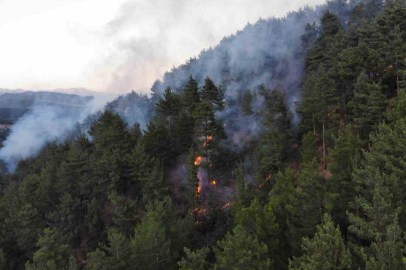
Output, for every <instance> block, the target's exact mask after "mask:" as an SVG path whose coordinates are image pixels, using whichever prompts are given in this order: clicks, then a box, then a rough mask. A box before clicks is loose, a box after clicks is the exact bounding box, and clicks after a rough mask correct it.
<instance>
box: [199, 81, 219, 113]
mask: <svg viewBox="0 0 406 270" xmlns="http://www.w3.org/2000/svg"><path fill="white" fill-rule="evenodd" d="M201 97H202V100H205V101H207V102H208V103H209V104H210V106H211V109H212V110H219V111H221V110H223V108H224V106H225V104H224V98H225V96H224V89H223V87H222V86H220V87H217V86H216V85H215V84H214V82H213V81H212V80H211V79H210V78H209V77H206V79H205V80H204V86H203V89H202V91H201Z"/></svg>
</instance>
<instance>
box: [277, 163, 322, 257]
mask: <svg viewBox="0 0 406 270" xmlns="http://www.w3.org/2000/svg"><path fill="white" fill-rule="evenodd" d="M297 178H298V177H297V175H296V174H295V173H294V172H293V171H292V170H290V169H287V170H286V171H285V172H284V173H281V172H280V173H279V174H278V175H277V177H276V183H275V186H274V187H273V189H272V190H271V192H270V193H269V206H270V207H271V209H272V210H273V211H274V214H275V216H276V223H277V224H278V225H279V228H280V230H281V234H280V235H281V240H280V248H279V251H280V252H279V255H280V256H281V261H283V262H285V263H286V262H287V260H288V258H291V257H292V256H298V255H300V253H301V252H300V244H301V239H302V238H303V237H309V236H312V235H313V234H314V233H315V228H316V225H317V224H318V223H319V219H317V218H316V219H315V218H314V213H315V211H314V209H309V208H307V207H304V206H305V204H306V203H307V202H306V200H305V196H304V194H303V191H302V190H301V187H300V186H298V179H297ZM306 210H307V211H306ZM309 210H310V211H309Z"/></svg>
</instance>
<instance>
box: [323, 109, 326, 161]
mask: <svg viewBox="0 0 406 270" xmlns="http://www.w3.org/2000/svg"><path fill="white" fill-rule="evenodd" d="M323 168H324V169H326V141H325V137H324V116H323Z"/></svg>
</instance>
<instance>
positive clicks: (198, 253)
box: [178, 247, 210, 270]
mask: <svg viewBox="0 0 406 270" xmlns="http://www.w3.org/2000/svg"><path fill="white" fill-rule="evenodd" d="M184 251H185V254H186V258H185V257H183V258H182V261H180V262H178V265H179V270H207V269H208V265H209V264H208V262H207V254H208V253H209V251H210V249H209V248H208V247H204V248H202V249H198V250H195V251H193V252H192V251H191V250H190V249H188V248H187V247H185V248H184Z"/></svg>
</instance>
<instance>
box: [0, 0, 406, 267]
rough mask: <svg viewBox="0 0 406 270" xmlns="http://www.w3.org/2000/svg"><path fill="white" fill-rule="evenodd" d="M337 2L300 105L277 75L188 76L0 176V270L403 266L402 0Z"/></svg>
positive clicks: (308, 58)
mask: <svg viewBox="0 0 406 270" xmlns="http://www.w3.org/2000/svg"><path fill="white" fill-rule="evenodd" d="M329 6H330V7H334V8H333V9H331V12H330V11H327V12H325V13H323V15H322V17H321V19H320V22H319V23H314V24H307V25H306V27H305V29H304V31H303V35H302V36H301V41H302V43H301V47H302V52H301V54H303V65H304V74H303V76H301V80H300V82H298V85H299V86H300V89H301V93H300V95H301V97H302V98H301V100H300V101H299V102H298V103H297V104H296V105H297V106H296V112H294V111H292V109H290V108H292V106H291V107H289V106H288V104H289V103H291V99H290V98H291V96H292V95H291V93H290V91H289V89H288V91H285V90H284V89H281V87H280V85H278V87H277V88H274V89H271V88H269V86H268V85H266V84H263V85H255V86H253V87H252V88H251V89H245V90H244V89H243V90H239V94H238V95H233V96H231V97H230V96H226V94H227V93H228V90H227V87H230V86H229V84H227V82H222V84H216V83H215V82H214V81H213V80H212V79H210V78H209V77H206V78H205V79H204V83H201V84H199V82H198V80H196V79H195V78H194V77H193V76H189V78H188V81H187V83H186V84H185V85H183V86H182V87H180V86H176V87H175V86H173V87H172V88H171V87H167V88H166V89H165V91H164V93H162V94H161V93H160V92H159V91H153V95H152V97H150V98H148V97H146V96H142V95H138V94H136V93H131V94H128V95H127V96H126V97H121V98H119V99H118V100H116V101H114V102H111V103H109V104H107V105H106V110H104V111H103V112H101V113H99V114H96V115H94V116H92V117H89V118H88V119H87V123H88V124H89V126H90V128H89V130H88V131H87V132H86V134H83V135H81V136H79V137H78V138H77V139H74V140H68V141H66V142H65V143H63V144H58V143H49V144H47V145H46V147H44V149H43V151H42V152H41V153H40V154H39V155H38V156H37V157H33V158H30V159H26V160H22V161H21V162H20V163H19V165H18V167H17V169H16V171H15V172H14V173H9V174H5V175H3V176H1V178H0V180H1V182H0V199H1V200H0V246H1V249H0V268H3V269H24V268H26V269H72V270H73V269H106V270H107V269H182V270H191V269H201V270H205V269H404V268H405V266H406V238H405V233H404V232H405V230H406V220H405V218H404V217H405V214H406V209H405V206H406V195H405V189H406V182H405V178H406V173H405V171H406V168H405V167H406V165H405V164H406V135H405V132H406V93H405V91H406V6H405V2H404V1H386V3H385V6H383V4H382V2H381V1H377V0H372V1H364V2H351V3H345V2H342V1H332V2H329ZM261 23H262V22H261ZM298 57H299V58H300V55H298ZM169 75H170V74H169V73H168V74H167V75H166V76H169ZM275 76H278V75H277V74H276V75H275ZM284 79H285V78H283V79H281V80H284ZM244 80H247V78H245V79H244ZM158 83H159V82H157V83H156V84H155V85H154V87H153V90H154V89H155V90H156V89H157V88H159V87H157V84H158ZM163 84H164V85H165V84H169V83H168V82H164V83H163ZM253 85H254V84H253ZM299 86H298V87H299ZM127 103H135V104H139V105H140V106H138V109H137V108H135V107H134V106H130V105H128V104H127ZM128 108H133V109H132V111H131V110H130V111H128ZM140 109H142V110H143V114H142V115H143V116H147V115H148V116H149V115H153V117H152V119H151V121H149V122H148V123H145V127H143V128H141V126H140V124H139V123H136V122H135V123H134V124H130V125H129V124H127V123H126V122H125V121H124V120H123V118H122V117H124V118H125V117H126V116H128V115H129V114H133V115H138V114H139V113H140V112H139V111H138V110H140ZM145 111H147V113H146V112H145ZM236 111H238V112H236ZM296 113H297V114H298V115H297V116H296V119H300V120H297V121H293V120H294V119H295V114H296ZM146 119H147V118H143V119H142V121H145V120H146ZM241 121H243V123H244V124H246V125H251V124H252V123H256V125H257V128H255V129H253V128H250V129H244V128H242V127H241Z"/></svg>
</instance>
